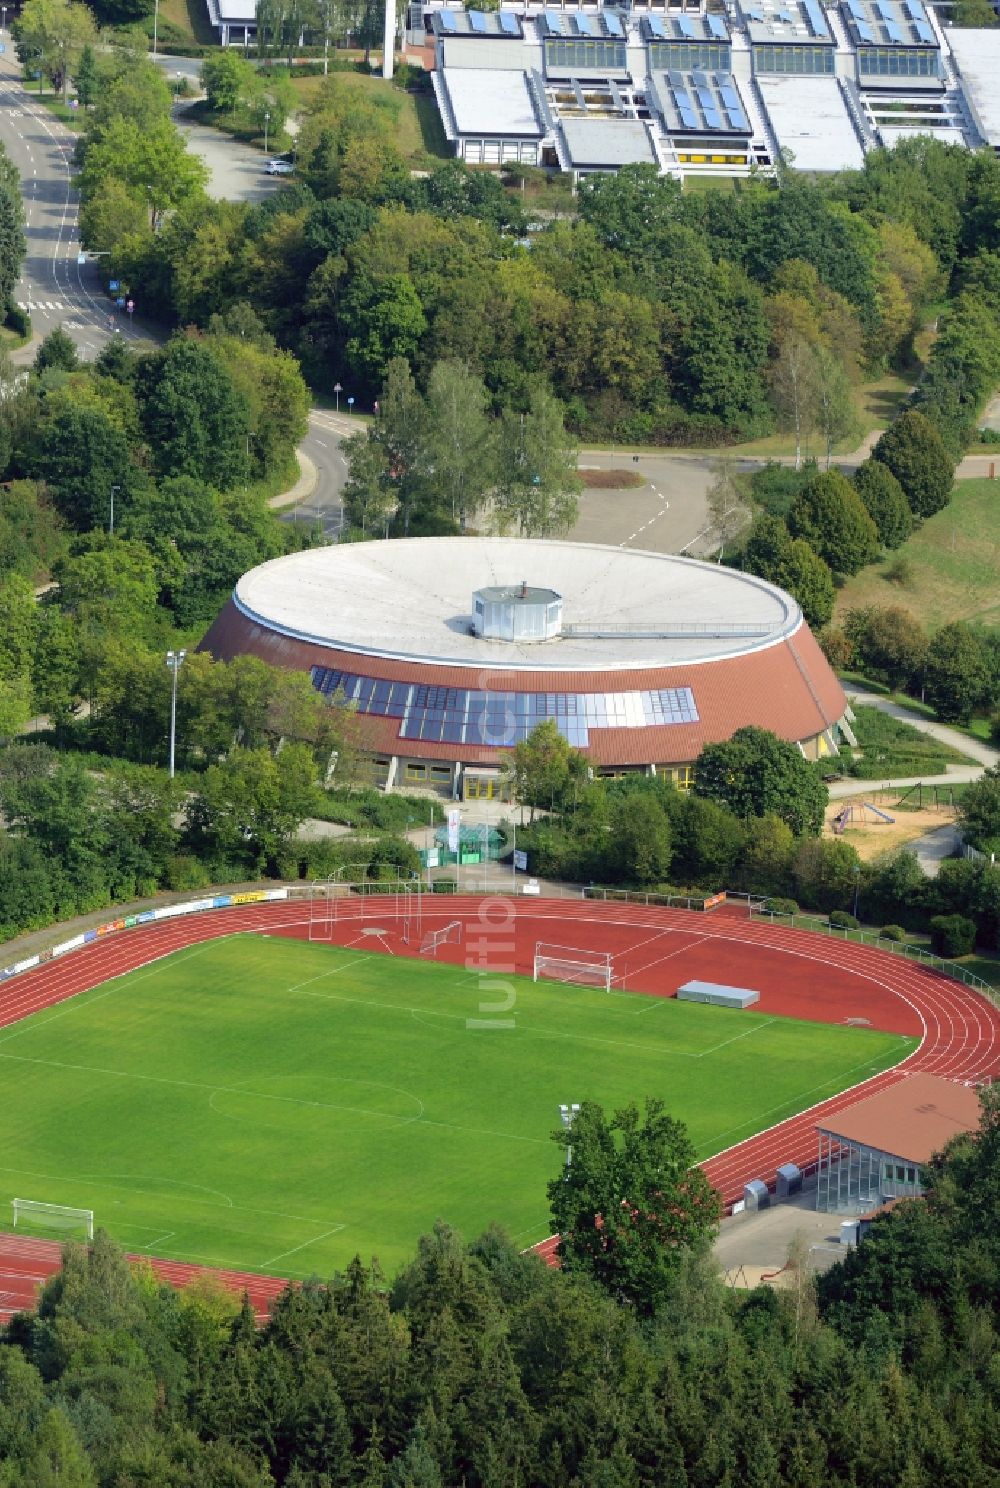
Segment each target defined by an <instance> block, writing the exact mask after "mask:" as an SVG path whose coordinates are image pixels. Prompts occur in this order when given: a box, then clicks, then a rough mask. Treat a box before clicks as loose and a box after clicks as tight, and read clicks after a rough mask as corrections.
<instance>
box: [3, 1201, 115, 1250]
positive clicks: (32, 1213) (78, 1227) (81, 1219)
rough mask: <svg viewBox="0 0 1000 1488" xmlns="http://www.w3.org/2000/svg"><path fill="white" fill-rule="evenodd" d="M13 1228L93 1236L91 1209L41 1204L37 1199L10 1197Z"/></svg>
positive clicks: (89, 1238)
mask: <svg viewBox="0 0 1000 1488" xmlns="http://www.w3.org/2000/svg"><path fill="white" fill-rule="evenodd" d="M11 1203H12V1205H13V1209H14V1229H15V1230H16V1229H21V1230H22V1231H25V1230H30V1231H31V1233H32V1234H37V1232H38V1231H39V1230H58V1231H59V1232H60V1233H61V1234H66V1233H67V1232H68V1231H70V1230H75V1231H77V1233H82V1234H83V1235H85V1236H86V1238H87V1239H88V1240H93V1238H94V1211H93V1209H72V1208H70V1206H69V1205H68V1204H43V1203H41V1202H40V1200H38V1199H12V1200H11Z"/></svg>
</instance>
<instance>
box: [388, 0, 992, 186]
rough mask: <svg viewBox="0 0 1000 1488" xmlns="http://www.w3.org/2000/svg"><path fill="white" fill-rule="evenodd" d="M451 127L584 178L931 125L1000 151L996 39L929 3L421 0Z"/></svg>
mask: <svg viewBox="0 0 1000 1488" xmlns="http://www.w3.org/2000/svg"><path fill="white" fill-rule="evenodd" d="M408 25H409V28H410V32H409V34H410V37H411V39H413V40H415V41H417V40H420V41H423V40H425V39H429V40H430V42H431V43H432V45H433V51H434V73H433V83H434V90H435V94H436V97H437V103H438V108H439V110H440V113H441V119H442V123H443V126H444V130H445V134H446V135H447V138H448V139H449V141H450V142H451V144H452V147H453V148H454V150H455V153H456V155H458V156H459V157H461V158H462V159H464V160H466V161H467V162H468V163H469V164H474V165H497V166H499V165H504V164H508V165H509V164H528V165H543V166H551V167H559V168H560V169H562V170H564V171H568V172H571V173H572V174H573V175H574V176H575V177H577V178H580V177H581V176H585V175H587V174H589V173H592V172H595V171H614V170H617V169H619V168H620V167H621V166H622V165H625V164H629V163H633V162H645V163H648V164H653V165H655V166H656V167H657V169H658V170H659V171H660V172H661V173H662V174H665V175H673V176H676V177H678V178H683V177H684V176H686V175H692V174H695V175H711V174H720V175H728V176H741V175H746V174H747V173H749V172H750V171H751V170H752V169H754V168H757V169H761V170H764V171H768V170H773V169H774V167H775V164H776V163H777V162H778V161H779V160H780V159H781V158H782V157H784V158H785V159H786V160H788V161H790V163H792V164H793V165H794V166H795V167H796V168H797V169H799V170H805V171H817V172H822V171H836V170H843V169H846V168H852V167H858V166H860V165H861V163H862V161H863V159H864V156H865V154H866V152H867V151H868V150H870V149H873V148H876V147H879V146H882V145H885V146H892V145H893V144H895V143H896V142H897V141H898V140H899V139H901V138H907V137H912V136H913V135H914V134H916V133H921V134H930V135H933V136H934V137H936V138H938V139H941V140H943V141H945V142H947V143H951V144H955V143H957V144H964V145H966V146H968V147H970V148H979V147H981V146H983V145H991V146H993V147H994V148H995V147H996V107H995V103H994V100H995V99H996V97H997V88H996V41H995V34H994V33H992V32H990V31H978V30H961V31H958V30H956V31H951V30H949V29H945V28H943V27H942V25H941V22H940V19H939V17H938V14H937V13H936V11H935V10H934V9H933V8H932V7H931V6H930V5H929V4H928V5H925V4H924V0H838V3H837V4H833V5H825V4H823V3H822V0H728V3H719V0H711V3H709V4H707V5H705V6H704V7H702V6H700V5H699V4H697V3H690V4H688V3H687V0H681V3H679V4H674V3H666V0H655V3H649V4H647V5H634V6H629V7H622V8H620V9H619V8H612V7H611V6H610V5H604V4H603V3H587V4H582V5H573V6H567V5H563V6H555V5H549V6H545V7H542V6H540V5H536V4H531V3H527V4H525V3H520V4H518V3H517V0H511V3H509V4H505V5H504V7H503V8H501V9H499V10H494V11H490V12H486V11H478V10H474V9H473V10H466V9H464V8H454V7H453V6H452V4H451V3H448V4H441V3H439V0H432V3H418V0H411V3H410V6H409V10H408Z"/></svg>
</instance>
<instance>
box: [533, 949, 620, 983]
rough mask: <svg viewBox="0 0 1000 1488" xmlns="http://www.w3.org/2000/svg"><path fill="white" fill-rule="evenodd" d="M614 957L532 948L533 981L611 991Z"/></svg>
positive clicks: (571, 950) (577, 951)
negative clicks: (564, 983) (533, 952)
mask: <svg viewBox="0 0 1000 1488" xmlns="http://www.w3.org/2000/svg"><path fill="white" fill-rule="evenodd" d="M613 967H614V957H613V956H612V954H611V952H610V951H586V950H581V949H579V948H578V947H576V946H559V945H547V944H546V943H545V942H544V941H541V940H540V941H539V942H538V944H537V945H536V946H535V964H534V980H535V981H536V982H537V981H538V980H539V979H540V978H544V979H545V980H546V981H550V982H569V983H571V984H572V985H575V986H580V987H603V988H604V990H605V992H610V991H611V977H612V971H613Z"/></svg>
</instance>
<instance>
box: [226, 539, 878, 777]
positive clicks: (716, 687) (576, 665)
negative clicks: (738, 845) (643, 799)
mask: <svg viewBox="0 0 1000 1488" xmlns="http://www.w3.org/2000/svg"><path fill="white" fill-rule="evenodd" d="M200 649H202V650H206V651H209V652H211V653H212V655H214V656H215V657H217V658H220V659H223V660H227V661H228V660H232V658H234V657H236V656H239V655H252V656H258V657H261V658H262V659H263V660H264V661H267V662H270V663H272V664H273V665H275V666H282V667H288V668H295V669H297V670H300V671H304V672H307V673H308V674H309V675H310V677H311V678H312V682H313V685H314V686H315V687H316V688H318V689H319V691H320V692H322V693H323V694H324V695H326V696H328V697H330V698H332V699H341V698H343V699H346V700H348V701H349V702H351V703H352V704H353V705H354V707H355V708H356V710H357V718H358V722H357V731H358V734H359V742H360V744H361V747H362V749H363V750H364V751H365V753H366V754H367V756H368V759H369V761H370V766H371V771H372V777H373V779H374V780H375V781H376V782H377V783H379V784H382V785H384V786H385V787H387V788H392V787H393V786H411V787H412V786H416V787H419V786H424V787H430V788H432V789H437V790H439V791H440V792H441V793H442V794H446V795H449V796H454V797H464V798H467V799H468V798H489V797H494V796H499V795H501V794H502V793H503V791H504V789H505V783H504V768H503V767H504V761H505V759H506V758H509V754H510V750H511V749H512V748H513V746H514V745H515V744H516V743H517V742H518V741H519V740H520V739H523V738H525V737H526V736H527V735H528V734H529V733H530V732H531V730H532V729H533V728H534V727H535V726H536V725H537V724H539V723H541V722H543V721H544V720H545V719H552V720H554V722H555V723H556V725H557V727H558V728H559V731H560V732H561V733H562V734H563V735H564V736H565V737H566V739H568V741H569V742H570V743H571V744H572V745H574V746H575V747H576V748H578V749H581V750H583V751H584V752H585V753H586V755H587V756H588V758H589V760H590V763H591V765H592V767H593V769H594V771H595V773H599V774H620V773H623V772H625V771H631V770H643V771H645V772H647V773H654V772H655V773H658V774H659V773H662V774H665V775H667V776H668V777H669V778H671V779H672V780H674V781H675V783H676V784H677V785H678V786H679V787H681V788H682V789H683V788H685V787H686V786H687V785H688V784H690V780H691V773H692V767H693V764H694V761H695V760H696V759H697V757H698V754H699V753H700V751H701V749H702V747H703V746H704V745H705V744H709V743H715V742H718V741H719V740H722V739H727V738H729V736H730V735H731V734H733V733H734V732H735V730H736V729H738V728H741V727H743V726H744V725H746V724H756V725H758V726H760V727H762V728H768V729H772V730H773V731H774V732H775V733H776V734H778V735H780V736H781V737H782V738H784V739H788V740H789V741H791V742H794V743H796V744H798V745H799V747H800V748H801V750H802V752H803V754H804V755H805V756H806V757H807V758H809V759H821V758H823V757H824V756H825V755H828V754H832V753H835V752H836V750H837V748H838V746H839V740H840V736H841V735H843V736H845V737H846V738H847V739H848V741H852V735H851V731H850V725H849V722H848V720H849V718H850V714H849V711H848V708H847V700H846V698H845V696H844V692H843V689H842V688H841V686H840V683H839V682H838V681H837V678H836V677H835V676H834V674H833V672H832V670H831V668H830V666H829V664H828V662H827V660H826V658H825V657H824V655H823V653H822V651H821V650H820V648H819V646H818V645H817V643H816V640H815V638H814V637H813V635H812V632H811V631H810V629H809V627H808V625H807V624H806V622H805V620H804V618H803V615H802V611H801V609H800V607H799V605H798V604H797V603H796V601H795V600H794V599H792V598H791V596H790V595H788V594H786V593H784V592H783V591H782V590H781V589H778V588H776V587H775V586H774V585H773V584H768V583H765V582H764V581H763V580H762V579H758V578H754V577H752V576H751V575H749V574H743V573H738V572H736V571H735V570H733V569H728V568H723V567H721V566H720V565H718V564H713V563H702V562H697V561H696V560H694V559H689V558H679V557H674V556H671V555H667V554H661V553H647V552H638V551H635V550H632V549H623V548H607V547H599V546H595V545H590V544H585V543H572V542H544V541H536V540H533V539H506V538H481V537H426V538H404V539H395V540H391V541H387V542H372V543H356V544H344V545H342V546H332V547H323V548H314V549H311V550H310V551H307V552H303V553H296V554H292V555H290V556H288V557H285V558H277V559H274V560H273V561H272V562H270V563H264V564H261V566H260V567H259V568H255V569H252V570H251V571H250V572H249V573H246V574H244V575H243V577H242V578H241V579H240V581H239V583H238V584H237V585H236V588H235V590H234V591H233V595H232V598H231V599H230V600H229V602H228V603H227V605H226V606H225V608H224V609H223V611H222V612H221V614H220V615H219V616H218V617H217V619H216V620H215V622H214V624H213V625H212V627H211V629H210V630H209V632H208V634H207V635H206V636H205V639H204V640H203V641H202V643H201V648H200Z"/></svg>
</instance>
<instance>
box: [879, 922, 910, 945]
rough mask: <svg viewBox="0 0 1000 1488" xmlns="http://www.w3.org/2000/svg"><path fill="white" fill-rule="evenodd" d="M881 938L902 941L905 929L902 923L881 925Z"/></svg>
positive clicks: (904, 937)
mask: <svg viewBox="0 0 1000 1488" xmlns="http://www.w3.org/2000/svg"><path fill="white" fill-rule="evenodd" d="M879 937H880V938H881V939H882V940H896V941H903V940H905V939H906V931H905V930H904V929H903V927H902V925H883V926H882V928H881V930H880V931H879Z"/></svg>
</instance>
